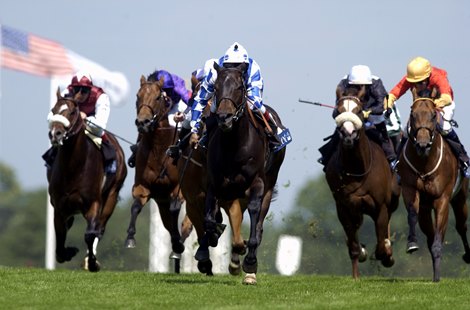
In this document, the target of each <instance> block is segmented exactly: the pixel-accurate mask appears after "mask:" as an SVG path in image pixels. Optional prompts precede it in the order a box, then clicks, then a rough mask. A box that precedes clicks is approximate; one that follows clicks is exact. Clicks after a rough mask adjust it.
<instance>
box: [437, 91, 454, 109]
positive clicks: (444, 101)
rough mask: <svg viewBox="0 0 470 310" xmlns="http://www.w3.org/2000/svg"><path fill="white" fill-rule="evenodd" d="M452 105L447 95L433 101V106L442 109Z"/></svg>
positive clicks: (450, 98)
mask: <svg viewBox="0 0 470 310" xmlns="http://www.w3.org/2000/svg"><path fill="white" fill-rule="evenodd" d="M451 103H452V97H451V96H450V95H449V94H441V97H439V98H437V99H434V106H435V107H436V108H439V109H442V108H443V107H445V106H448V105H449V104H451Z"/></svg>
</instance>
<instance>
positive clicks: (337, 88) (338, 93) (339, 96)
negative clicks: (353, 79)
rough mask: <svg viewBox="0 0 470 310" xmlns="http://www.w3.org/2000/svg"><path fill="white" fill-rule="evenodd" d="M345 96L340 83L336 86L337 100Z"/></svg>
mask: <svg viewBox="0 0 470 310" xmlns="http://www.w3.org/2000/svg"><path fill="white" fill-rule="evenodd" d="M342 96H343V91H342V89H341V87H339V85H338V86H337V87H336V101H338V100H339V98H341V97H342Z"/></svg>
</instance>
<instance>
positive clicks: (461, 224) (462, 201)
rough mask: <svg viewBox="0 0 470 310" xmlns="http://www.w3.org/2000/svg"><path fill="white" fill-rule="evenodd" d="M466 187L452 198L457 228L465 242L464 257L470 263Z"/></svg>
mask: <svg viewBox="0 0 470 310" xmlns="http://www.w3.org/2000/svg"><path fill="white" fill-rule="evenodd" d="M466 190H467V189H466V187H463V190H461V191H460V193H459V194H458V195H456V197H454V199H453V200H452V209H453V210H454V215H455V229H456V230H457V232H458V234H459V235H460V239H461V240H462V243H463V248H464V251H465V253H464V255H463V256H462V259H463V260H464V261H465V263H467V264H470V247H469V245H468V239H467V218H468V207H467V202H466V199H467V198H466V194H465V193H464V191H466Z"/></svg>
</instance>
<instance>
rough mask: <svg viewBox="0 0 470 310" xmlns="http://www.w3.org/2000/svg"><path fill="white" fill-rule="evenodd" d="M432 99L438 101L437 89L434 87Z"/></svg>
mask: <svg viewBox="0 0 470 310" xmlns="http://www.w3.org/2000/svg"><path fill="white" fill-rule="evenodd" d="M431 98H432V99H436V98H437V87H436V86H433V88H432V91H431Z"/></svg>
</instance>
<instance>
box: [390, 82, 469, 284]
mask: <svg viewBox="0 0 470 310" xmlns="http://www.w3.org/2000/svg"><path fill="white" fill-rule="evenodd" d="M412 93H413V104H412V106H411V113H410V117H409V126H408V136H409V139H408V141H407V142H406V144H405V147H404V150H403V152H402V155H401V158H400V162H399V164H398V172H399V174H400V176H401V184H402V188H403V200H404V202H405V206H406V208H407V211H408V224H409V236H408V241H409V242H415V241H416V231H415V226H416V223H417V222H419V226H420V228H421V230H422V231H423V233H424V234H425V235H426V238H427V245H428V249H429V251H430V253H431V257H432V264H433V272H434V275H433V281H434V282H438V281H439V280H440V263H441V256H442V245H443V240H444V236H445V232H446V229H447V220H448V217H449V202H450V204H451V205H452V208H453V210H454V215H455V222H456V223H455V227H456V230H457V232H458V233H459V235H460V238H461V239H462V242H463V246H464V250H465V254H464V255H463V260H464V261H465V262H466V263H467V264H468V263H470V248H469V245H468V241H467V224H466V221H467V216H468V210H467V202H466V201H467V193H468V179H463V180H462V178H461V176H460V174H459V169H458V160H457V158H456V157H455V155H454V154H453V153H452V150H451V148H450V146H449V145H448V144H447V142H446V141H445V140H444V139H443V138H442V136H441V134H440V133H439V131H438V129H437V124H438V121H437V119H438V117H441V115H440V113H438V112H437V111H436V108H435V107H434V101H433V99H431V98H425V97H419V96H418V94H417V91H416V89H413V90H412ZM431 97H433V96H432V95H431ZM433 213H434V221H433V216H432V214H433Z"/></svg>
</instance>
